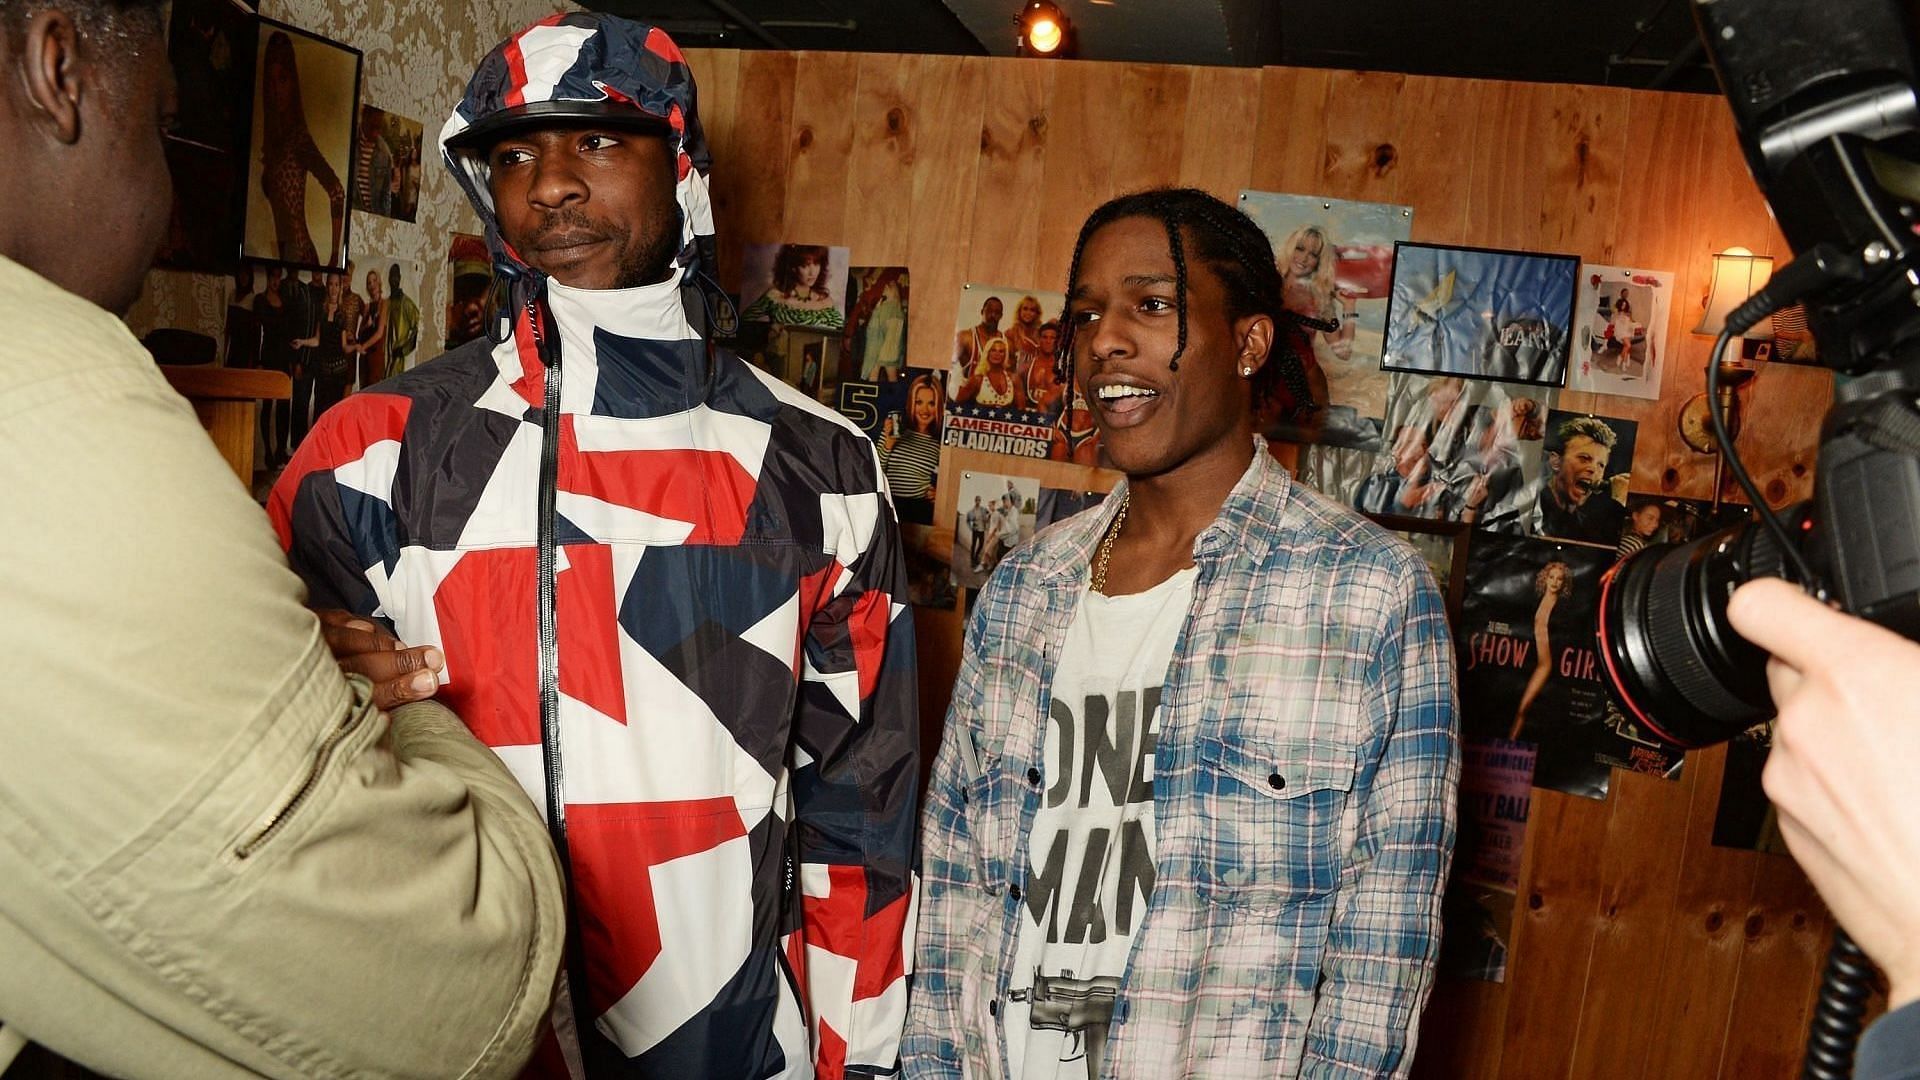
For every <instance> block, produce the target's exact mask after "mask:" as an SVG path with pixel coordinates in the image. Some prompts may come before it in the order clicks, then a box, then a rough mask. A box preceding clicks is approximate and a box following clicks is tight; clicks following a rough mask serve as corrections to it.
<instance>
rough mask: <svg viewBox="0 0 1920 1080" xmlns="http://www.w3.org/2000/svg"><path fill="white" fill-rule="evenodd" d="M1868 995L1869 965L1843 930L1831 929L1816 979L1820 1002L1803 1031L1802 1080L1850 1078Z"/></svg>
mask: <svg viewBox="0 0 1920 1080" xmlns="http://www.w3.org/2000/svg"><path fill="white" fill-rule="evenodd" d="M1872 992H1873V962H1872V961H1870V960H1868V959H1867V954H1866V953H1863V952H1861V951H1860V946H1858V945H1855V944H1854V943H1853V939H1852V938H1850V937H1848V936H1847V932H1846V931H1845V930H1842V929H1840V928H1839V927H1835V928H1834V930H1833V948H1831V949H1830V950H1828V951H1827V970H1826V974H1825V975H1823V976H1822V977H1821V979H1820V1003H1819V1004H1818V1005H1816V1006H1815V1007H1814V1010H1813V1024H1812V1027H1811V1029H1810V1030H1809V1031H1808V1032H1807V1059H1806V1063H1805V1065H1804V1066H1802V1069H1801V1073H1800V1075H1801V1076H1802V1077H1804V1078H1805V1080H1847V1078H1848V1077H1850V1076H1852V1075H1853V1054H1854V1050H1855V1049H1856V1048H1857V1047H1858V1046H1859V1045H1860V1032H1861V1030H1862V1029H1863V1028H1864V1027H1865V1026H1866V1025H1865V1023H1864V1018H1865V1016H1866V1014H1867V998H1868V997H1869V996H1870V995H1871V994H1872Z"/></svg>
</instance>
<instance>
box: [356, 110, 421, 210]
mask: <svg viewBox="0 0 1920 1080" xmlns="http://www.w3.org/2000/svg"><path fill="white" fill-rule="evenodd" d="M421 136H422V131H421V127H420V121H418V120H414V119H411V118H410V117H405V116H401V115H400V114H399V113H390V112H388V111H386V110H385V109H376V108H374V107H373V106H371V105H362V106H360V127H359V130H358V132H357V133H356V135H355V137H354V162H353V208H354V209H355V210H359V211H362V212H364V213H368V214H378V215H380V216H381V217H390V218H396V219H398V220H400V221H412V220H414V218H415V217H416V216H417V215H418V214H419V212H420V168H421V164H420V144H421Z"/></svg>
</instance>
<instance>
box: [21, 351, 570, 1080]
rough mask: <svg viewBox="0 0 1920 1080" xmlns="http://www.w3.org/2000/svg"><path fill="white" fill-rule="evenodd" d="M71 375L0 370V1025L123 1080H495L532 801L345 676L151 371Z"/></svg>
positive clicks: (509, 1054) (437, 724)
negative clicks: (281, 1079)
mask: <svg viewBox="0 0 1920 1080" xmlns="http://www.w3.org/2000/svg"><path fill="white" fill-rule="evenodd" d="M108 344H112V342H111V341H109V342H108ZM126 344H127V345H132V342H131V339H130V338H128V339H127V340H126ZM7 351H8V350H6V349H5V348H0V353H4V352H7ZM80 360H82V361H84V360H85V357H84V356H82V357H80ZM0 362H6V363H13V362H15V360H14V358H13V357H11V356H6V355H0ZM47 362H48V363H49V364H54V363H58V362H59V361H57V360H51V359H49V360H48V361H47ZM16 370H17V369H16ZM69 370H70V371H72V372H73V374H71V375H66V376H62V377H61V378H58V379H48V380H45V381H43V382H38V383H32V384H29V385H28V386H26V387H25V388H24V389H22V388H20V387H17V386H16V387H14V388H12V389H7V388H6V386H5V384H4V382H3V381H0V391H4V393H0V497H3V498H4V500H5V505H6V506H7V521H6V527H5V528H3V529H0V595H4V596H6V597H7V608H8V618H7V619H5V620H4V621H3V622H0V747H4V752H0V881H4V882H5V883H6V884H5V887H4V888H0V1019H3V1020H4V1021H5V1022H6V1023H8V1024H9V1025H10V1026H13V1027H16V1028H17V1029H18V1030H20V1031H21V1032H22V1033H24V1034H25V1035H26V1036H27V1037H28V1038H30V1039H33V1040H34V1041H36V1042H39V1043H41V1044H43V1045H45V1046H47V1047H48V1048H50V1049H52V1050H55V1051H57V1052H59V1053H61V1054H63V1055H65V1056H67V1057H70V1058H72V1059H74V1060H76V1061H78V1062H80V1063H82V1064H85V1065H87V1066H89V1067H91V1068H94V1069H96V1070H99V1071H102V1072H108V1073H113V1074H118V1075H138V1076H143V1077H174V1076H177V1077H225V1076H241V1075H254V1074H265V1075H269V1076H346V1075H355V1076H437V1077H446V1076H509V1075H512V1074H513V1072H514V1071H515V1070H516V1068H517V1067H518V1065H519V1064H520V1062H521V1061H523V1060H524V1059H525V1057H526V1056H527V1055H528V1054H529V1053H530V1052H531V1050H532V1047H533V1045H534V1042H535V1040H536V1038H537V1036H538V1034H539V1031H540V1030H541V1028H542V1026H543V1024H542V1021H543V1020H544V1017H545V1014H546V1009H547V1006H548V1002H549V999H550V995H551V992H552V990H553V986H554V977H555V972H556V969H557V967H558V964H559V960H560V954H561V948H562V942H563V940H564V918H563V914H562V893H561V887H560V879H559V872H558V867H557V865H556V863H555V860H554V857H553V854H552V851H551V849H550V847H549V846H548V843H547V839H546V835H545V830H544V828H543V827H542V825H541V823H540V820H539V816H538V813H537V811H536V810H535V809H534V808H533V806H532V805H531V804H530V803H529V802H528V801H527V799H526V797H525V796H524V795H523V794H522V793H521V791H520V789H519V787H518V785H517V784H515V783H514V781H513V780H512V778H511V776H510V775H509V774H508V773H507V772H506V770H505V769H504V768H503V767H502V766H501V764H500V763H499V761H498V760H497V759H496V758H495V757H494V756H493V754H492V753H491V752H490V751H488V750H487V749H486V748H485V747H483V746H481V745H480V744H479V743H477V742H475V741H474V740H473V739H472V738H471V737H470V736H469V735H468V734H467V733H466V731H465V730H464V729H463V728H462V726H461V725H460V723H459V722H458V720H457V719H456V718H455V717H453V715H452V714H451V713H448V712H447V711H446V710H445V709H443V708H441V707H439V706H437V705H425V706H409V707H407V708H403V709H400V710H398V711H397V712H396V713H395V714H394V715H393V716H392V717H389V716H387V715H386V714H384V713H382V712H380V711H379V710H377V709H374V708H373V707H372V706H371V705H370V704H369V703H368V691H367V687H366V686H365V684H364V683H355V682H349V681H348V680H346V679H344V678H343V677H342V676H341V675H340V673H339V670H338V668H337V667H336V666H335V665H334V663H333V662H332V660H331V659H330V658H329V656H328V655H327V652H326V649H325V647H324V645H323V643H322V642H321V640H320V636H319V632H318V627H317V624H316V623H315V621H314V619H313V617H312V616H311V614H309V613H308V612H307V611H306V610H305V609H304V607H303V606H302V602H301V601H302V595H301V590H300V586H299V582H298V579H297V578H295V577H294V576H293V574H292V573H291V572H289V571H288V570H287V568H286V565H285V562H284V560H283V559H282V556H281V554H280V551H279V548H278V545H277V544H276V542H275V540H274V538H273V535H272V532H271V530H270V529H269V528H268V526H267V522H266V518H265V516H264V515H263V514H262V513H261V511H260V510H259V508H258V507H257V506H255V505H253V503H252V502H251V501H250V500H249V499H248V497H247V495H246V493H245V492H244V491H243V490H242V489H241V487H240V486H239V485H238V484H237V483H236V482H235V480H234V477H233V475H232V473H231V471H230V470H229V469H228V468H227V467H226V466H225V465H224V464H223V463H222V461H221V460H220V458H219V457H218V456H217V454H216V453H215V452H214V450H213V448H212V445H211V444H210V443H209V441H208V440H207V438H206V436H205V434H204V433H203V432H202V431H201V430H200V428H199V426H198V424H197V423H196V422H195V420H194V417H193V414H192V411H191V410H190V409H189V408H188V407H187V406H186V404H185V403H184V402H182V401H181V400H180V399H179V398H178V397H176V396H174V395H173V394H172V392H171V391H170V390H169V389H168V388H167V387H166V386H165V384H164V382H163V381H161V380H160V378H159V376H158V374H157V373H156V372H154V371H153V370H152V368H151V366H150V365H147V366H145V367H144V368H143V367H139V366H128V365H119V366H113V365H93V366H89V365H88V364H86V363H84V362H76V363H75V364H74V365H73V367H72V368H70V369H69Z"/></svg>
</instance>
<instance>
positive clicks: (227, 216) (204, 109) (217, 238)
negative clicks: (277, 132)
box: [154, 0, 257, 274]
mask: <svg viewBox="0 0 1920 1080" xmlns="http://www.w3.org/2000/svg"><path fill="white" fill-rule="evenodd" d="M256 23H257V17H256V16H255V15H254V13H253V10H252V8H251V7H249V6H244V5H241V4H239V3H236V2H235V0H178V2H176V3H175V4H174V5H173V11H172V15H171V17H170V19H169V21H168V24H167V60H168V62H169V63H170V64H171V65H172V67H173V80H174V84H175V85H176V86H177V87H179V103H180V107H179V111H178V113H177V116H178V119H177V120H176V121H175V123H174V126H173V128H172V129H171V130H170V131H168V132H167V135H166V155H167V169H168V171H169V172H170V173H171V174H172V176H173V213H172V219H171V221H170V222H169V223H168V228H167V237H166V239H165V240H164V241H162V242H161V245H160V250H159V252H158V253H157V254H156V255H155V256H154V265H156V266H163V267H168V268H171V269H175V270H195V271H200V272H202V273H219V274H224V273H234V272H237V271H238V269H239V265H240V264H239V260H240V226H241V213H242V207H241V197H240V196H241V185H242V184H243V183H245V181H246V173H247V130H248V125H249V123H250V122H251V120H252V115H251V113H249V111H248V109H249V106H250V104H251V102H252V101H253V95H252V94H251V92H250V91H251V90H252V89H253V56H254V51H255V44H254V43H255V37H256V31H257V26H256Z"/></svg>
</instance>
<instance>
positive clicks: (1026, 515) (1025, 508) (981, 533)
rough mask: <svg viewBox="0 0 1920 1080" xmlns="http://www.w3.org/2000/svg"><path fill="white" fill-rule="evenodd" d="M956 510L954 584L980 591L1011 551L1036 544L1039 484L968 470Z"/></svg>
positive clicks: (956, 498)
mask: <svg viewBox="0 0 1920 1080" xmlns="http://www.w3.org/2000/svg"><path fill="white" fill-rule="evenodd" d="M953 506H954V528H953V558H952V563H951V565H952V567H953V580H954V582H955V583H956V584H958V585H960V587H962V588H966V589H977V588H979V587H980V586H982V585H984V584H986V581H987V578H988V576H990V575H991V574H992V573H993V569H994V567H996V566H999V565H1000V560H1001V559H1003V558H1005V557H1006V555H1007V553H1008V552H1009V551H1012V550H1013V549H1014V548H1017V547H1019V546H1020V545H1021V544H1024V543H1026V542H1027V541H1028V540H1031V539H1033V533H1034V527H1035V525H1036V524H1037V522H1038V520H1039V511H1040V481H1038V480H1033V479H1029V478H1027V477H1024V476H1005V475H1002V474H1000V473H991V472H982V471H980V470H977V469H965V470H962V471H961V473H960V482H959V483H958V484H955V485H954V495H953Z"/></svg>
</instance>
